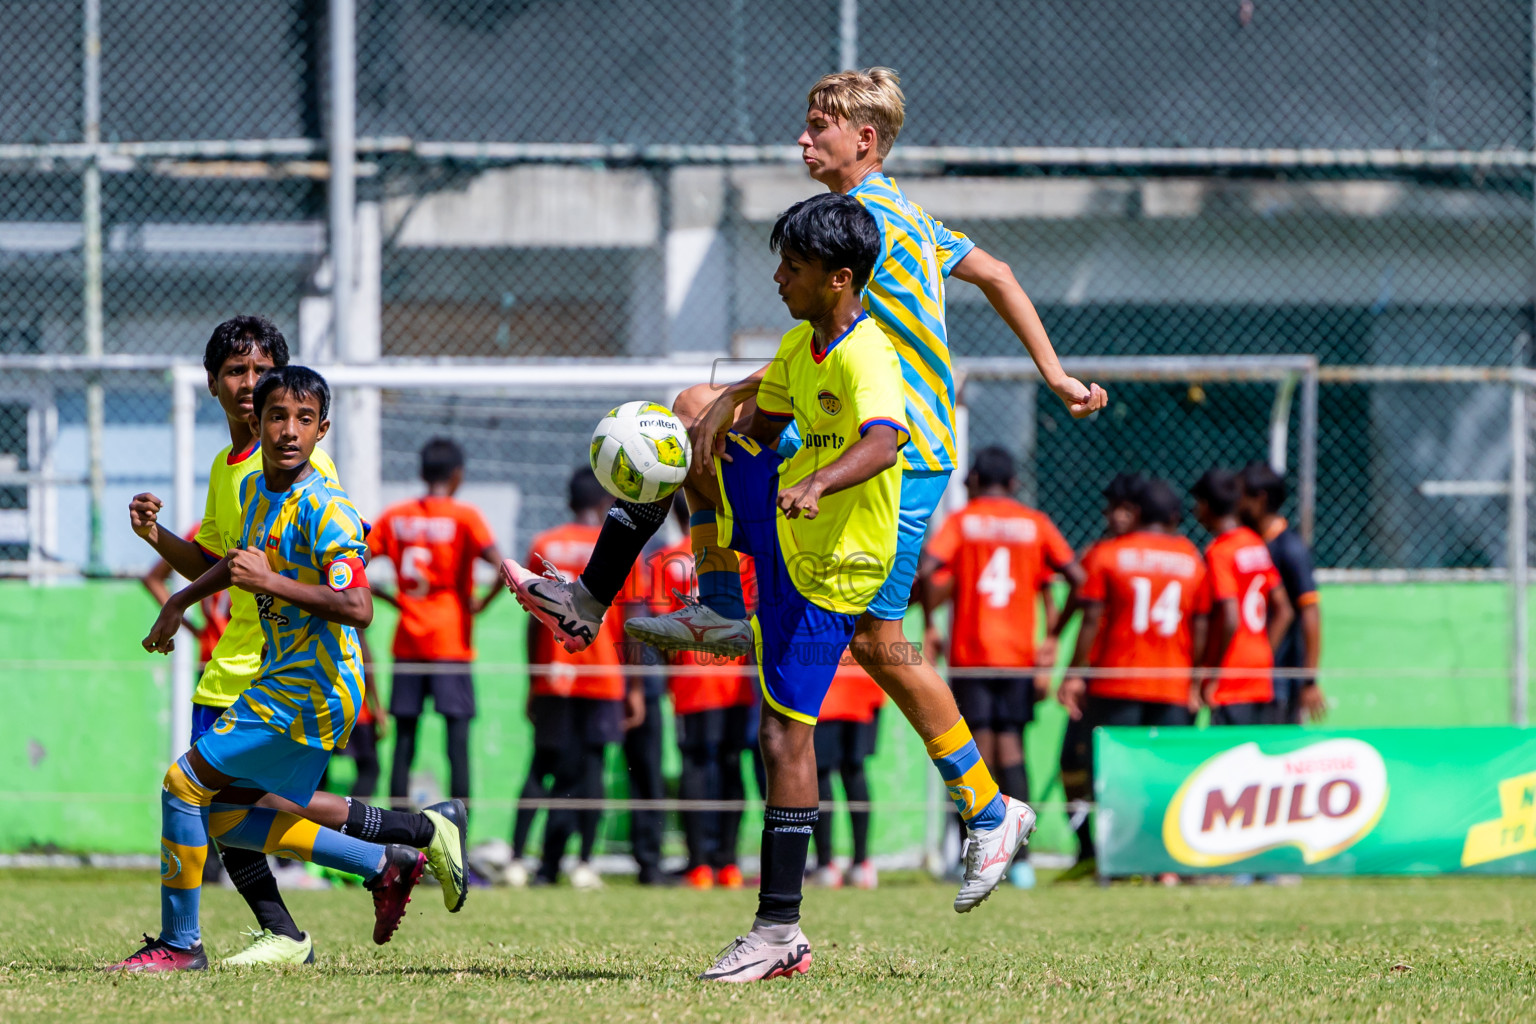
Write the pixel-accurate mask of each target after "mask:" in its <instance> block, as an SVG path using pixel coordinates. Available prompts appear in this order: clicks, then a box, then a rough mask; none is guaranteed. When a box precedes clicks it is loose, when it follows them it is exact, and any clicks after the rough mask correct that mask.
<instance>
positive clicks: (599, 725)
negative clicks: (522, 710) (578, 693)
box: [528, 697, 624, 750]
mask: <svg viewBox="0 0 1536 1024" xmlns="http://www.w3.org/2000/svg"><path fill="white" fill-rule="evenodd" d="M528 718H529V720H530V721H531V722H533V745H534V748H535V749H538V750H565V749H568V748H570V747H574V746H581V747H603V746H606V745H608V744H609V743H622V742H624V702H623V701H621V700H593V699H592V698H591V697H534V698H533V699H532V700H530V701H529V702H528Z"/></svg>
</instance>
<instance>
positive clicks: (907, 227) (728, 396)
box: [508, 68, 1108, 913]
mask: <svg viewBox="0 0 1536 1024" xmlns="http://www.w3.org/2000/svg"><path fill="white" fill-rule="evenodd" d="M905 116H906V111H905V98H904V97H903V95H902V92H901V87H900V83H899V81H898V79H897V77H896V74H895V72H893V71H891V70H890V69H889V68H870V69H869V70H867V71H844V72H839V73H837V74H833V75H827V76H825V77H823V78H822V79H821V80H820V81H818V82H817V83H816V84H815V86H813V87H812V89H811V91H810V94H809V96H808V97H807V110H806V116H805V124H806V129H805V131H804V132H803V133H802V134H801V136H800V140H799V142H800V147H801V150H802V152H803V154H804V158H805V164H806V168H807V170H809V172H810V175H811V177H812V178H814V179H815V180H816V181H818V182H820V183H821V184H823V185H825V186H826V187H827V188H828V189H829V190H831V191H832V192H835V193H841V194H845V195H849V196H852V197H853V198H854V199H856V200H858V201H859V202H860V203H862V204H863V205H864V208H865V209H867V210H868V211H869V212H870V213H871V214H872V215H873V216H874V218H875V221H876V224H877V227H878V230H879V243H880V245H879V253H878V255H877V258H876V262H875V267H874V271H873V274H872V277H871V280H870V283H869V287H868V288H866V289H865V290H864V295H863V306H864V308H865V309H866V310H867V311H868V313H869V315H870V316H871V317H872V318H873V319H874V320H875V322H876V323H878V324H879V326H880V329H881V330H882V331H884V332H885V334H886V335H887V336H888V337H889V338H890V340H891V343H892V344H893V345H894V346H895V349H896V354H897V356H898V358H899V359H900V361H901V372H902V378H903V388H904V392H905V399H906V413H907V421H908V424H909V426H910V428H911V431H912V435H911V442H910V443H909V444H908V445H906V446H905V448H904V449H903V450H902V461H901V514H900V516H899V519H898V524H897V530H898V538H899V539H898V546H897V553H896V558H895V561H894V564H893V565H892V566H891V572H890V575H889V576H888V577H887V578H886V580H885V583H884V585H883V586H882V587H881V589H880V591H879V593H878V594H876V595H875V597H874V599H873V600H871V601H870V603H869V607H868V608H867V609H866V611H865V612H864V614H863V615H862V616H861V618H860V621H859V626H858V631H857V633H856V634H855V635H854V639H853V643H852V645H851V647H852V650H853V653H854V656H855V658H856V659H857V660H858V662H859V664H860V665H861V666H862V667H863V668H864V669H865V671H867V672H868V673H869V674H870V675H871V676H872V677H873V678H874V680H875V681H876V682H877V683H879V684H880V687H881V689H883V690H885V692H886V693H888V694H890V696H891V699H892V701H893V702H894V703H895V704H896V706H897V707H899V708H900V709H901V711H902V714H904V715H905V716H906V718H907V721H909V722H910V723H911V724H912V727H913V728H914V729H915V730H916V732H917V734H918V735H919V736H921V737H922V739H923V742H924V743H925V744H927V746H928V748H929V754H930V756H931V757H933V758H934V759H935V763H938V764H940V766H941V771H950V770H952V767H953V765H952V764H951V763H950V762H947V761H945V760H944V759H945V758H948V757H949V756H950V755H952V754H954V753H955V752H956V751H957V750H959V749H961V748H963V746H964V743H966V742H969V735H970V734H969V732H968V731H967V730H966V725H965V721H964V719H962V718H961V716H960V711H959V708H958V707H957V706H956V704H955V700H954V696H953V694H952V693H951V692H950V689H949V687H948V686H947V685H945V683H944V680H943V679H942V678H941V677H940V676H939V674H938V673H937V672H935V671H934V669H933V667H932V666H931V665H930V664H928V662H927V661H926V660H925V659H924V658H923V657H922V654H921V651H920V650H918V649H917V648H915V647H913V646H911V645H909V644H908V643H907V640H906V637H905V635H904V633H903V632H902V620H903V618H904V617H905V615H906V610H907V604H908V599H909V597H910V595H911V592H912V584H913V581H914V578H915V576H916V573H917V565H918V560H919V557H920V555H921V552H922V542H923V537H924V535H925V533H926V532H927V528H928V520H929V518H930V517H931V516H932V515H933V513H934V511H935V509H937V507H938V504H939V501H940V499H941V498H942V496H943V494H944V490H945V488H946V486H947V485H948V481H949V475H950V473H951V471H952V470H953V469H954V467H955V440H954V429H955V425H954V416H955V414H954V406H955V385H954V377H953V374H952V373H951V369H950V359H949V341H948V333H947V329H946V325H945V320H944V284H945V279H946V278H948V277H950V276H954V277H958V278H960V279H961V280H963V281H969V282H971V283H973V284H975V285H977V286H978V287H979V288H981V290H982V293H983V294H984V295H986V297H987V300H988V301H989V302H990V303H991V304H992V307H993V309H994V310H996V311H997V313H998V315H999V316H1001V317H1002V318H1003V320H1004V322H1006V323H1007V324H1008V326H1009V329H1011V330H1012V331H1013V332H1014V334H1016V335H1017V336H1018V338H1019V340H1020V342H1022V343H1023V345H1024V347H1025V350H1026V351H1028V352H1029V354H1030V356H1031V357H1032V358H1033V359H1034V361H1035V365H1036V366H1037V367H1038V368H1039V370H1040V374H1041V376H1042V377H1043V378H1044V380H1045V383H1046V384H1047V385H1048V386H1050V388H1051V390H1052V391H1054V392H1055V393H1056V395H1057V396H1058V397H1059V398H1060V399H1061V400H1062V401H1063V402H1065V403H1066V405H1067V408H1068V409H1069V410H1070V411H1071V414H1072V415H1073V416H1074V417H1079V418H1081V417H1083V416H1087V415H1090V414H1091V413H1093V412H1095V411H1096V410H1098V409H1101V408H1103V407H1104V405H1105V403H1106V402H1107V401H1108V398H1107V396H1106V395H1105V394H1104V391H1103V390H1102V389H1101V388H1099V386H1098V385H1096V384H1095V385H1091V386H1085V385H1084V384H1082V383H1081V382H1080V381H1078V380H1076V379H1074V378H1072V377H1070V376H1068V375H1067V374H1066V372H1065V371H1064V370H1063V369H1062V367H1061V363H1060V362H1059V361H1058V360H1057V358H1056V353H1055V350H1054V349H1053V348H1052V347H1051V342H1050V339H1049V338H1048V337H1047V336H1046V332H1045V328H1044V327H1043V326H1042V325H1041V323H1040V318H1039V316H1038V315H1037V314H1036V312H1035V308H1034V306H1033V305H1032V304H1031V303H1030V301H1029V297H1028V296H1027V295H1025V294H1024V290H1023V289H1022V288H1020V287H1019V283H1018V281H1017V280H1015V279H1014V276H1013V272H1012V271H1011V270H1009V269H1008V265H1007V264H1005V263H1003V262H1001V261H999V260H997V259H994V258H993V257H992V256H989V255H988V254H987V253H985V252H983V251H982V250H981V249H980V248H979V247H977V246H976V244H975V243H974V242H972V241H971V240H970V239H968V238H966V237H965V236H964V235H962V234H959V233H957V232H954V231H950V230H949V229H948V228H946V227H945V226H944V225H943V224H941V223H940V222H939V221H937V220H935V219H933V218H932V217H930V216H928V214H927V213H925V212H924V211H923V209H922V208H921V207H920V206H918V205H917V204H916V203H913V202H912V201H911V200H910V199H908V198H907V196H906V195H905V194H904V193H903V192H902V190H901V189H900V187H899V186H898V185H897V184H896V182H895V180H894V179H892V178H891V177H890V176H889V175H887V174H885V172H884V170H883V162H884V160H885V158H886V156H888V155H889V154H890V151H891V147H892V146H893V145H894V144H895V142H896V136H897V134H898V133H899V132H900V131H901V127H902V123H903V121H904V119H905ZM765 372H766V371H765V370H760V371H758V372H757V373H756V374H753V375H752V376H751V377H750V378H748V379H747V380H745V381H742V382H740V383H738V384H733V385H731V386H729V387H727V388H724V389H721V388H719V387H717V386H714V385H709V384H700V385H696V386H694V387H692V388H689V389H687V390H686V391H684V392H682V394H680V395H679V396H678V398H677V400H676V402H675V403H674V412H676V414H677V415H678V416H679V417H680V418H681V419H682V420H683V421H684V422H685V423H687V424H688V425H689V428H690V434H691V435H692V438H693V442H694V455H695V460H694V461H696V462H698V461H704V462H707V461H708V457H709V455H710V453H711V451H712V450H713V451H721V450H723V447H724V439H725V435H726V432H727V431H729V430H732V429H740V425H741V424H742V423H743V422H745V421H746V419H747V418H749V417H750V416H751V415H752V411H753V408H754V401H755V400H756V399H757V398H758V389H759V387H760V385H761V384H762V383H763V380H764V376H763V375H764V373H765ZM733 425H734V426H733ZM665 515H666V510H665V504H664V503H659V504H654V505H640V504H637V503H634V502H625V501H620V502H618V503H617V504H616V505H615V506H614V508H613V511H611V512H610V513H609V518H608V520H607V521H606V522H605V523H604V524H603V534H602V536H601V537H600V538H599V539H598V543H597V545H596V547H595V548H594V550H593V555H592V559H591V560H590V561H589V562H588V564H587V568H586V571H585V572H583V573H582V575H581V577H580V578H579V579H578V580H575V581H572V582H569V583H565V582H559V581H549V580H547V581H543V582H540V581H539V577H537V576H534V575H533V574H532V573H529V572H527V570H525V569H523V568H522V567H521V566H516V565H515V563H514V565H513V566H510V567H509V570H508V571H509V578H510V580H511V585H512V586H513V588H514V589H516V590H517V591H518V594H519V597H520V598H521V599H522V601H523V603H524V605H525V606H526V607H528V608H529V610H530V611H531V612H532V613H533V614H534V615H536V616H537V617H538V618H539V619H540V620H541V621H543V622H544V623H545V624H546V625H548V626H549V627H550V628H551V629H553V630H554V631H555V632H556V634H557V635H559V636H560V637H561V639H562V640H563V641H564V642H565V644H566V646H567V648H569V649H572V650H575V649H579V648H580V647H582V646H584V645H585V644H586V643H589V642H590V640H591V637H592V636H594V635H595V628H596V627H595V626H594V623H595V622H601V620H602V617H603V615H604V614H605V612H606V611H607V606H608V605H609V604H611V603H612V601H613V596H614V595H615V594H617V593H618V592H619V590H620V589H621V588H622V586H623V584H624V579H625V576H626V575H627V574H628V572H629V569H630V566H632V565H633V564H634V561H635V559H636V558H638V557H639V553H640V550H641V548H642V546H643V545H644V543H645V542H646V541H647V540H648V539H649V538H650V536H651V534H653V533H655V531H656V529H657V528H658V527H659V526H660V525H661V522H662V520H663V519H664V518H665ZM692 527H693V528H692V534H693V544H694V561H695V563H696V565H697V566H698V570H697V571H698V580H699V600H698V601H695V602H693V603H691V604H688V605H686V606H685V607H683V608H681V609H679V610H678V611H675V612H672V613H670V614H668V615H664V616H651V617H638V618H632V619H630V620H628V621H627V622H626V623H625V631H626V632H628V633H629V634H630V635H631V636H634V637H635V638H637V639H640V640H643V641H645V642H646V643H649V644H652V645H654V646H656V647H659V648H662V649H665V650H699V651H706V652H709V653H713V654H722V655H726V654H739V653H741V652H742V650H744V648H745V646H746V645H747V643H748V642H749V641H750V633H749V631H748V628H747V623H746V621H745V614H744V612H743V611H742V602H741V584H740V580H739V577H738V576H737V560H736V556H735V554H734V553H733V552H731V551H730V550H729V549H728V548H727V547H726V546H725V545H724V544H722V543H721V542H720V541H719V539H718V536H717V532H718V527H717V525H716V523H715V522H714V521H713V514H712V513H710V512H708V511H707V510H697V509H695V514H694V521H693V524H692ZM957 730H958V731H957ZM957 744H958V746H957ZM946 764H949V765H950V767H944V765H946ZM982 770H983V771H985V769H982ZM944 778H945V782H946V783H952V782H954V781H955V780H954V779H953V778H952V777H951V776H950V775H947V774H946V775H945V777H944ZM989 782H990V780H989ZM961 815H962V817H963V818H964V819H965V820H966V824H967V826H968V828H969V830H970V831H969V835H970V842H969V844H968V846H967V852H966V858H965V878H964V881H963V882H962V884H961V888H960V892H959V894H957V895H956V897H955V904H954V905H955V910H957V911H959V912H962V913H963V912H965V911H968V910H970V909H972V908H973V907H975V906H976V905H977V904H978V903H980V902H981V901H982V900H984V899H985V898H986V897H987V895H988V894H989V893H990V892H991V891H992V889H993V887H995V886H996V885H997V883H998V882H999V881H1000V880H1001V879H1002V874H1003V868H1004V867H1005V866H1006V864H1005V863H1004V864H999V863H998V861H997V860H996V857H997V856H998V850H999V849H1000V848H1001V847H1000V846H999V843H1000V841H1001V840H1002V839H1003V838H1005V837H1006V836H1007V833H1004V832H999V831H998V820H997V818H996V817H995V816H994V815H992V814H990V813H987V812H985V811H982V812H981V813H979V814H978V813H976V808H967V807H962V808H961Z"/></svg>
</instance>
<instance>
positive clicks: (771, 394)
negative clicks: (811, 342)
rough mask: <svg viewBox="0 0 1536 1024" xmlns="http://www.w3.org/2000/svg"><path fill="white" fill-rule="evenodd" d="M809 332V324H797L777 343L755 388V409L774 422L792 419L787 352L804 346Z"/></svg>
mask: <svg viewBox="0 0 1536 1024" xmlns="http://www.w3.org/2000/svg"><path fill="white" fill-rule="evenodd" d="M810 331H811V325H810V324H799V325H797V326H796V327H795V328H793V329H792V330H790V331H789V333H787V334H785V335H784V337H783V339H782V340H781V341H780V342H779V350H778V351H777V352H776V353H774V356H773V359H772V360H771V361H770V362H769V363H768V372H767V373H765V374H763V379H762V382H761V383H759V384H758V386H757V408H758V410H759V411H761V412H762V413H763V415H765V416H769V417H772V418H773V419H776V420H788V419H793V418H794V416H795V404H794V402H793V401H791V399H790V391H789V387H790V381H789V352H790V351H791V350H793V349H794V347H795V346H797V345H803V344H805V343H806V342H807V341H808V339H807V338H806V337H805V335H806V334H807V333H809V332H810Z"/></svg>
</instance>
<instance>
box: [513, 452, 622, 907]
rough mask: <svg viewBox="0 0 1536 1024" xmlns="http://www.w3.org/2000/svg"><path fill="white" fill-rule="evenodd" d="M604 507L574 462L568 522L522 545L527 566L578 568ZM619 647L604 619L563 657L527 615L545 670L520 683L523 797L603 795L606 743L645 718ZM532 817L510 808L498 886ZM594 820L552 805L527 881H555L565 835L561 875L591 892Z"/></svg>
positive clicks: (599, 492) (618, 627)
mask: <svg viewBox="0 0 1536 1024" xmlns="http://www.w3.org/2000/svg"><path fill="white" fill-rule="evenodd" d="M612 504H613V498H612V497H611V496H610V495H609V494H608V492H606V491H604V490H603V488H602V486H601V485H600V484H599V483H598V482H597V477H596V475H595V474H593V472H592V471H591V470H590V469H588V468H586V467H585V466H583V467H582V468H581V469H578V470H576V472H575V473H573V474H572V475H571V480H570V509H571V514H572V516H573V517H574V518H573V520H572V521H571V522H569V523H567V524H565V525H564V526H557V527H555V528H554V529H551V530H545V531H544V532H543V533H541V534H539V535H538V536H537V537H535V538H534V539H533V543H532V544H530V545H529V546H528V564H529V565H540V566H543V565H550V566H553V567H554V568H555V569H558V570H559V571H560V572H564V573H570V574H575V573H578V572H580V571H581V568H582V566H584V565H586V564H587V557H588V556H589V555H590V554H591V553H592V546H593V545H594V544H596V543H597V535H598V532H599V531H600V530H601V529H602V522H603V516H605V515H607V513H608V509H609V507H610V506H611V505H612ZM623 641H624V626H623V623H622V622H620V621H619V619H618V617H617V616H613V617H610V618H609V619H607V620H606V621H605V622H604V623H603V626H602V629H601V630H600V631H599V632H598V635H597V639H596V640H595V641H594V642H593V643H592V644H591V646H589V647H587V648H586V649H585V650H583V651H580V652H578V653H576V654H570V653H567V652H566V650H565V649H564V648H563V647H562V646H561V644H560V643H558V642H557V641H556V640H555V638H554V636H553V635H552V634H551V633H550V632H549V630H548V629H546V628H545V627H544V626H542V625H541V624H540V623H539V622H538V621H537V620H536V619H533V618H531V617H530V618H529V619H528V662H529V664H530V665H548V666H550V667H549V668H548V669H547V670H539V671H534V672H532V674H531V679H530V681H529V695H528V718H529V720H530V721H531V722H532V723H533V762H532V764H531V765H530V766H529V769H528V778H527V780H526V781H525V782H524V783H523V789H522V798H523V799H525V800H530V799H540V798H543V797H546V796H547V797H551V798H554V799H556V800H581V799H587V800H601V799H602V798H603V796H604V790H603V758H604V753H605V750H606V748H607V746H608V744H610V743H620V742H623V739H624V730H625V728H626V725H628V724H631V723H635V724H638V718H639V716H641V715H643V714H644V713H645V694H644V690H643V688H642V685H641V681H640V679H639V678H638V677H637V678H635V679H633V680H631V682H630V684H628V685H626V683H625V680H624V672H623V664H622V658H621V653H620V645H621V644H622V643H623ZM626 718H627V719H628V721H626ZM546 777H548V778H549V783H548V785H547V786H546V785H545V781H544V780H545V778H546ZM535 813H536V812H535V810H533V809H530V808H519V809H518V812H517V815H516V817H515V818H514V819H513V828H512V864H511V866H510V867H509V868H508V871H507V873H506V876H505V880H506V881H507V882H508V883H509V884H511V885H514V886H516V885H525V884H527V882H528V875H527V871H526V869H525V868H524V867H523V854H524V851H525V849H526V848H527V845H528V832H529V829H531V828H532V827H533V819H534V815H535ZM601 819H602V811H601V810H600V809H596V808H594V809H590V810H581V811H574V810H569V809H565V808H555V809H552V810H551V811H550V812H549V819H548V821H547V822H546V824H545V829H544V850H543V855H542V859H541V861H540V864H539V871H538V876H537V878H536V879H535V881H536V882H537V883H538V884H553V883H554V882H555V881H556V880H557V879H558V878H559V876H560V858H561V856H562V855H564V853H565V848H566V846H567V845H568V844H569V842H570V838H571V836H572V834H573V833H576V832H578V831H579V832H580V835H581V849H580V856H579V858H578V863H577V865H576V868H575V869H574V870H573V871H572V872H571V884H572V885H574V886H576V887H577V888H581V889H597V888H601V887H602V884H603V883H602V879H601V878H599V877H598V874H597V872H596V871H594V870H593V868H592V863H591V862H592V851H593V849H594V848H595V847H596V845H597V827H598V824H599V823H600V821H601Z"/></svg>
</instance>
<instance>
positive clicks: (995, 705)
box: [950, 672, 1035, 732]
mask: <svg viewBox="0 0 1536 1024" xmlns="http://www.w3.org/2000/svg"><path fill="white" fill-rule="evenodd" d="M950 686H951V688H953V689H954V691H955V703H956V704H958V705H959V706H960V714H961V715H962V716H963V717H964V718H965V722H966V724H967V725H969V726H970V727H971V732H975V731H976V730H978V729H987V730H990V731H992V732H1018V731H1020V730H1021V729H1023V728H1024V726H1026V725H1028V724H1029V723H1030V722H1032V721H1034V719H1035V677H1034V673H1033V672H1031V673H1030V674H1029V675H1021V676H981V677H978V676H970V677H961V678H959V679H954V680H952V681H951V682H950Z"/></svg>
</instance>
